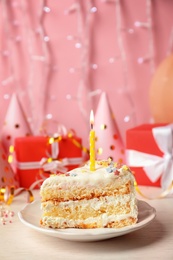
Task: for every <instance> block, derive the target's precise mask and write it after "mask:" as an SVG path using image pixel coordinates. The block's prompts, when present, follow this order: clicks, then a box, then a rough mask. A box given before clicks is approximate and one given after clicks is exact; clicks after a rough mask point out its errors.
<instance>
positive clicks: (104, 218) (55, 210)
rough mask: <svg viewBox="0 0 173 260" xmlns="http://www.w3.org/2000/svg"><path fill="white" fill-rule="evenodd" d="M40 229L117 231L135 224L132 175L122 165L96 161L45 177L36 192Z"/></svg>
mask: <svg viewBox="0 0 173 260" xmlns="http://www.w3.org/2000/svg"><path fill="white" fill-rule="evenodd" d="M40 195H41V209H42V217H41V220H40V223H41V225H42V226H45V227H50V228H58V229H59V228H84V229H86V228H121V227H124V226H129V225H133V224H135V223H136V222H137V216H138V208H137V200H136V195H135V188H134V176H133V174H132V172H131V171H130V169H129V168H128V167H127V166H126V165H119V164H117V163H114V162H112V161H109V160H108V161H96V170H95V171H90V168H89V164H86V165H85V166H83V167H80V168H76V169H74V170H72V171H70V172H67V173H65V174H58V175H52V176H50V177H49V178H47V179H46V180H45V181H44V182H43V184H42V186H41V189H40Z"/></svg>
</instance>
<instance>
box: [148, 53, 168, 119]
mask: <svg viewBox="0 0 173 260" xmlns="http://www.w3.org/2000/svg"><path fill="white" fill-rule="evenodd" d="M149 103H150V111H151V115H152V117H153V119H154V121H155V123H172V122H173V55H170V56H169V57H167V58H166V59H165V60H163V61H162V62H161V64H160V65H159V67H158V68H157V70H156V72H155V74H154V76H153V79H152V81H151V86H150V90H149Z"/></svg>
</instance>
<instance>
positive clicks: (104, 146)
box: [94, 92, 125, 163]
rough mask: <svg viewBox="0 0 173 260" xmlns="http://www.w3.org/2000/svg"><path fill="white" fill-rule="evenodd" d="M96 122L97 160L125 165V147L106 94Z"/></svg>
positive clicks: (102, 99)
mask: <svg viewBox="0 0 173 260" xmlns="http://www.w3.org/2000/svg"><path fill="white" fill-rule="evenodd" d="M94 121H95V131H96V147H97V159H102V160H104V159H108V158H111V159H112V160H114V161H116V162H122V163H123V162H124V161H125V152H124V146H123V143H122V140H121V137H120V134H119V131H118V127H117V125H116V121H115V118H114V116H113V113H112V110H111V107H110V104H109V101H108V97H107V95H106V93H105V92H103V93H102V94H101V97H100V100H99V103H98V107H97V110H96V114H95V120H94Z"/></svg>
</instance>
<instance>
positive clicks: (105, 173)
mask: <svg viewBox="0 0 173 260" xmlns="http://www.w3.org/2000/svg"><path fill="white" fill-rule="evenodd" d="M117 171H118V172H119V173H118V174H117ZM115 179H116V181H117V184H118V182H119V181H122V180H124V181H126V180H127V181H128V180H129V179H130V180H132V181H133V175H132V173H131V172H130V170H128V168H123V167H121V168H120V169H116V168H115V167H114V166H112V165H109V166H107V167H105V166H104V165H100V164H98V163H97V162H96V170H95V171H90V169H89V164H86V165H84V166H83V167H79V168H75V169H73V170H72V171H69V172H68V173H67V174H66V175H55V176H52V177H50V178H48V179H46V180H45V181H44V183H43V184H42V186H41V190H42V189H44V188H45V187H49V186H51V187H53V186H56V187H57V186H58V188H61V189H63V188H65V187H66V186H69V184H70V185H75V186H88V185H90V186H95V185H99V183H103V182H104V184H105V185H106V184H107V183H110V182H112V181H114V180H115Z"/></svg>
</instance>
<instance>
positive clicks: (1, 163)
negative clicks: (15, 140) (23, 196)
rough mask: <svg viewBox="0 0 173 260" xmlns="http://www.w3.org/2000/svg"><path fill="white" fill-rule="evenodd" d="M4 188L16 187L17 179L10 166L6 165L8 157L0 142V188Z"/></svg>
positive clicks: (17, 184)
mask: <svg viewBox="0 0 173 260" xmlns="http://www.w3.org/2000/svg"><path fill="white" fill-rule="evenodd" d="M6 186H14V187H18V186H19V183H18V179H17V177H16V175H15V174H14V172H13V170H12V168H11V166H10V164H9V163H8V157H7V155H6V153H5V150H4V148H3V146H2V143H1V142H0V188H2V187H6Z"/></svg>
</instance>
